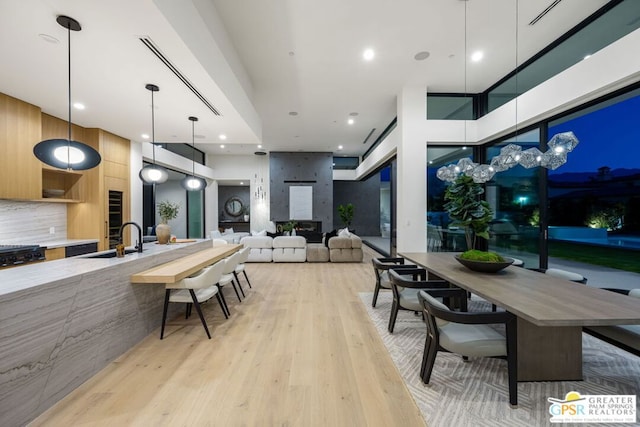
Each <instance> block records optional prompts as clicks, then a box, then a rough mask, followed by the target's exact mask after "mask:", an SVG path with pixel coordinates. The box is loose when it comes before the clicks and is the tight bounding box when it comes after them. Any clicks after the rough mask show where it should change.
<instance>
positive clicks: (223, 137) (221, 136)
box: [218, 133, 227, 141]
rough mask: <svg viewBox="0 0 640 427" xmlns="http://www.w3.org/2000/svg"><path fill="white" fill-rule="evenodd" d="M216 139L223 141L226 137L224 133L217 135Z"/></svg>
mask: <svg viewBox="0 0 640 427" xmlns="http://www.w3.org/2000/svg"><path fill="white" fill-rule="evenodd" d="M218 138H220V139H221V140H222V141H224V140H225V139H227V135H225V134H224V133H221V134H220V135H218Z"/></svg>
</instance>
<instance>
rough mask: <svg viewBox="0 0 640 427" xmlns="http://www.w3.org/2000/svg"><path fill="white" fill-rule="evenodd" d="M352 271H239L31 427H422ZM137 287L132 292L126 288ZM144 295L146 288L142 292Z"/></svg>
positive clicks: (277, 267)
mask: <svg viewBox="0 0 640 427" xmlns="http://www.w3.org/2000/svg"><path fill="white" fill-rule="evenodd" d="M372 255H373V256H377V254H376V253H375V252H373V251H371V250H370V249H368V248H366V249H365V261H364V262H363V263H362V264H331V263H318V264H315V263H314V264H312V263H300V264H297V263H296V264H247V271H248V274H249V279H250V280H251V283H252V284H253V289H249V288H248V286H247V285H246V283H245V282H244V280H243V282H242V283H243V287H244V289H245V293H247V298H246V299H245V300H243V302H242V303H238V300H237V298H236V296H235V294H234V293H233V290H232V289H231V288H230V287H226V288H225V296H226V298H227V302H228V303H229V305H230V309H231V317H230V318H229V319H228V320H225V319H224V317H223V315H222V312H221V310H220V307H219V306H218V304H217V302H216V301H215V298H214V299H213V300H211V301H210V302H209V303H207V304H205V305H204V306H203V310H204V312H205V316H206V318H207V322H208V325H209V329H210V331H211V335H212V339H211V340H208V339H207V337H206V335H205V332H204V329H203V328H202V325H201V324H200V321H199V319H198V317H197V314H196V313H195V310H194V312H193V315H192V316H191V317H190V318H189V319H187V320H185V319H184V317H179V318H175V319H171V320H170V322H169V324H168V327H167V330H166V331H165V338H164V340H162V341H160V339H159V330H158V331H156V332H157V333H154V334H152V335H151V336H149V337H147V338H146V339H145V340H144V341H142V342H141V343H140V344H138V345H137V346H136V347H134V348H133V349H131V350H130V351H129V352H127V353H126V354H124V355H122V356H121V357H120V358H118V359H117V360H116V361H114V362H113V363H111V364H110V365H109V366H107V367H106V368H105V369H104V370H102V371H101V372H100V373H98V374H97V375H96V376H95V377H93V378H92V379H91V380H89V381H87V382H86V383H85V384H83V385H82V386H81V387H79V388H78V389H76V390H75V391H74V392H73V393H71V394H70V395H68V396H67V397H66V398H64V399H63V400H62V401H60V402H59V403H58V404H57V405H55V406H54V407H52V408H50V409H49V410H48V411H47V412H45V413H44V414H42V415H41V416H40V417H39V418H37V419H36V420H35V421H34V422H33V423H32V424H31V425H32V426H70V425H73V426H83V425H86V426H88V425H91V426H103V425H104V426H110V427H113V426H174V425H181V426H275V425H278V426H424V425H425V423H424V420H423V418H422V416H421V415H420V411H419V410H418V408H417V406H416V405H415V403H414V401H413V399H412V398H411V395H410V394H409V392H408V391H407V389H406V386H405V384H404V382H403V381H402V378H401V377H400V375H399V373H398V371H397V369H396V367H395V366H394V364H393V362H392V361H391V358H390V356H389V354H388V353H387V350H386V349H385V347H384V345H383V343H382V341H381V339H380V337H379V335H378V333H377V332H376V330H375V328H374V327H373V325H372V323H371V322H370V321H369V318H368V315H367V313H366V311H365V310H364V307H363V305H362V303H361V302H360V300H359V297H358V292H362V291H372V290H373V283H374V277H373V270H372V268H371V261H370V257H371V256H372ZM133 286H136V285H133ZM145 286H149V285H145Z"/></svg>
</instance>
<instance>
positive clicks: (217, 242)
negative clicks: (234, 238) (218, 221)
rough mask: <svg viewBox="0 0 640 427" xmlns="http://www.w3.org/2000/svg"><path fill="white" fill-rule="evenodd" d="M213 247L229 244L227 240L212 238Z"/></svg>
mask: <svg viewBox="0 0 640 427" xmlns="http://www.w3.org/2000/svg"><path fill="white" fill-rule="evenodd" d="M212 241H213V247H214V248H215V247H216V246H224V245H227V244H229V242H227V241H226V240H224V239H213V240H212Z"/></svg>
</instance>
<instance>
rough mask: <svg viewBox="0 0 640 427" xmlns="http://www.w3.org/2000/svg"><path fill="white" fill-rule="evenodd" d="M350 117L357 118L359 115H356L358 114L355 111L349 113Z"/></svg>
mask: <svg viewBox="0 0 640 427" xmlns="http://www.w3.org/2000/svg"><path fill="white" fill-rule="evenodd" d="M349 115H350V116H351V117H355V116H357V115H358V113H356V112H355V111H354V112H353V113H349Z"/></svg>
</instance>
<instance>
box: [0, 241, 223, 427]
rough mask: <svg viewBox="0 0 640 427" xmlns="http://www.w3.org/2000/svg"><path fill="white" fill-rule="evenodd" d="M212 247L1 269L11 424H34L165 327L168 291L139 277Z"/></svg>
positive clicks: (0, 358)
mask: <svg viewBox="0 0 640 427" xmlns="http://www.w3.org/2000/svg"><path fill="white" fill-rule="evenodd" d="M211 247H212V242H211V240H210V239H206V240H205V239H200V240H198V241H196V242H185V243H175V244H173V243H172V244H169V245H159V244H155V243H152V244H145V245H144V251H143V252H142V253H137V252H134V253H131V254H128V255H126V256H125V257H123V258H115V257H114V258H89V257H91V256H94V255H96V253H94V254H87V255H79V256H76V257H71V258H64V259H59V260H55V261H46V262H40V263H32V264H29V265H24V266H20V267H14V268H8V269H3V270H0V325H2V328H0V329H1V330H2V333H1V334H0V408H2V411H0V412H2V416H1V417H0V418H2V420H3V425H26V424H28V423H29V422H30V421H32V420H33V419H34V418H35V417H37V416H38V415H40V414H41V413H42V412H43V411H45V410H46V409H48V408H49V407H51V406H52V405H53V404H55V403H56V402H57V401H59V400H60V399H62V398H63V397H64V396H65V395H67V394H68V393H69V392H71V391H72V390H74V389H75V388H77V387H79V386H80V385H81V384H82V383H84V382H85V381H86V380H88V379H89V378H91V377H92V376H93V375H95V374H96V373H97V372H98V371H100V370H101V369H102V368H104V367H105V366H107V364H109V363H110V362H111V361H112V360H114V359H116V358H117V357H119V356H120V355H121V354H123V353H124V352H126V351H127V350H129V349H130V348H131V347H133V346H134V345H136V344H138V343H139V342H140V341H141V340H142V339H144V338H145V337H147V336H148V335H149V334H150V333H152V332H154V330H156V329H157V328H158V327H159V326H160V323H161V320H162V308H163V300H164V294H165V289H164V285H162V284H149V285H146V286H140V285H137V284H132V283H131V281H130V278H131V276H132V275H134V274H136V273H139V272H142V271H146V270H149V269H153V268H155V267H157V266H160V265H163V264H166V263H170V262H172V261H175V260H178V259H181V258H183V257H186V256H189V255H192V254H195V253H197V252H200V251H203V250H205V249H209V248H211ZM105 252H108V251H105ZM97 254H100V252H99V253H97ZM169 315H170V316H176V315H182V307H173V308H170V312H169Z"/></svg>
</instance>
